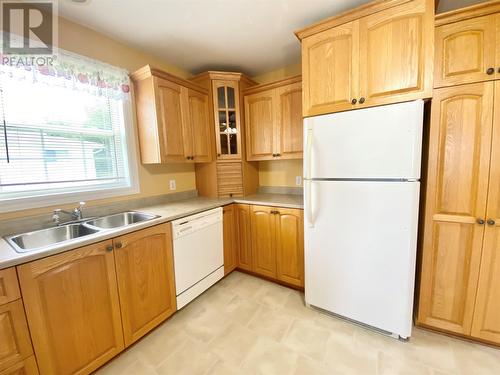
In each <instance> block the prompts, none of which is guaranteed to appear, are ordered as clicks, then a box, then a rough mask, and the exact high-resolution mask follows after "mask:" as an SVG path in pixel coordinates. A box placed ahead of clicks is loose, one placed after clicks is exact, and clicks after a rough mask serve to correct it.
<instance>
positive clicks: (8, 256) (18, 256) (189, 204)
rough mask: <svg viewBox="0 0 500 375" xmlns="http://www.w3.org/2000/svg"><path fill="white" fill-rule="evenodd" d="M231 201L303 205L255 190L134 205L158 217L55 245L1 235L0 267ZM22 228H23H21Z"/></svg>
mask: <svg viewBox="0 0 500 375" xmlns="http://www.w3.org/2000/svg"><path fill="white" fill-rule="evenodd" d="M231 203H243V204H255V205H267V206H273V207H286V208H299V209H301V208H303V201H302V196H301V195H287V194H254V195H250V196H247V197H242V198H201V197H196V198H190V199H185V200H181V201H177V202H169V203H163V204H158V205H152V206H145V207H140V208H134V211H143V212H147V213H150V214H154V215H158V216H159V217H158V218H155V219H153V220H149V221H147V222H142V223H137V224H132V225H129V226H127V227H123V228H117V229H108V230H103V231H102V232H99V233H97V234H95V235H93V236H88V237H83V238H79V239H75V240H71V241H68V242H66V243H61V244H58V245H54V246H53V247H51V248H50V249H49V250H46V249H44V250H41V251H31V252H27V253H17V252H16V251H15V250H14V249H13V248H12V247H11V246H10V245H9V244H8V243H7V241H5V240H4V239H3V238H0V269H4V268H7V267H12V266H16V265H19V264H22V263H26V262H29V261H32V260H36V259H40V258H44V257H47V256H49V255H54V254H58V253H62V252H65V251H68V250H73V249H76V248H78V247H82V246H85V245H89V244H93V243H96V242H100V241H104V240H108V239H111V238H114V237H117V236H121V235H124V234H127V233H130V232H135V231H137V230H140V229H144V228H147V227H151V226H153V225H157V224H161V223H166V222H169V221H172V220H175V219H179V218H182V217H186V216H190V215H193V214H196V213H199V212H203V211H207V210H210V209H213V208H217V207H222V206H225V205H227V204H231ZM20 232H22V229H21V230H20Z"/></svg>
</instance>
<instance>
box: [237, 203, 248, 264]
mask: <svg viewBox="0 0 500 375" xmlns="http://www.w3.org/2000/svg"><path fill="white" fill-rule="evenodd" d="M234 216H235V223H236V243H237V245H238V268H241V269H243V270H246V271H252V247H251V246H252V245H251V243H250V239H251V232H250V206H249V205H248V204H235V205H234Z"/></svg>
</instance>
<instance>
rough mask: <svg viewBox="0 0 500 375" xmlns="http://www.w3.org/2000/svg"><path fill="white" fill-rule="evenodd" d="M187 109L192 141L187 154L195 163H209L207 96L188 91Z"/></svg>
mask: <svg viewBox="0 0 500 375" xmlns="http://www.w3.org/2000/svg"><path fill="white" fill-rule="evenodd" d="M187 98H188V104H187V105H188V108H189V116H188V122H189V132H190V134H191V137H189V138H188V139H189V140H192V142H191V147H190V151H188V152H187V154H189V155H192V156H193V158H194V162H195V163H205V162H210V161H212V159H213V155H212V142H211V139H212V132H211V128H210V122H209V119H208V118H209V112H208V96H207V95H205V94H202V93H200V92H198V91H195V90H192V89H188V94H187Z"/></svg>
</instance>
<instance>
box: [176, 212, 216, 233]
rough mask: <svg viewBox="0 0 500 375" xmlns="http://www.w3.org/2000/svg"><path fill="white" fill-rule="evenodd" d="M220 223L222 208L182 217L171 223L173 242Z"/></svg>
mask: <svg viewBox="0 0 500 375" xmlns="http://www.w3.org/2000/svg"><path fill="white" fill-rule="evenodd" d="M221 221H222V207H217V208H214V209H212V210H208V211H204V212H200V213H199V214H195V215H191V216H187V217H183V218H182V219H177V220H174V221H173V222H172V233H173V237H174V240H175V239H177V238H180V237H182V236H186V235H188V234H192V233H194V232H196V231H198V230H200V229H203V228H205V227H208V226H210V225H213V224H216V223H219V222H221Z"/></svg>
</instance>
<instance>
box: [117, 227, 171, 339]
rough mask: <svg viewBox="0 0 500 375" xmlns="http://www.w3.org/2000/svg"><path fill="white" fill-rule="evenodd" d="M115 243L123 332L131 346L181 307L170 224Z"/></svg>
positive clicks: (128, 235)
mask: <svg viewBox="0 0 500 375" xmlns="http://www.w3.org/2000/svg"><path fill="white" fill-rule="evenodd" d="M113 243H114V247H115V251H114V254H115V260H116V275H117V279H118V291H119V294H120V306H121V312H122V322H123V334H124V339H125V345H126V346H129V345H130V344H132V343H133V342H135V341H136V340H138V339H139V338H141V337H142V336H144V335H145V334H146V333H147V332H149V331H150V330H151V329H153V328H154V327H156V326H157V325H158V324H160V323H161V322H163V321H164V320H165V319H166V318H168V317H169V316H170V315H172V314H173V313H174V312H175V311H176V309H177V307H176V298H175V285H174V266H173V255H172V234H171V228H170V224H161V225H157V226H154V227H151V228H147V229H143V230H140V231H137V232H133V233H130V234H126V235H124V236H121V237H118V238H115V239H114V240H113Z"/></svg>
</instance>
